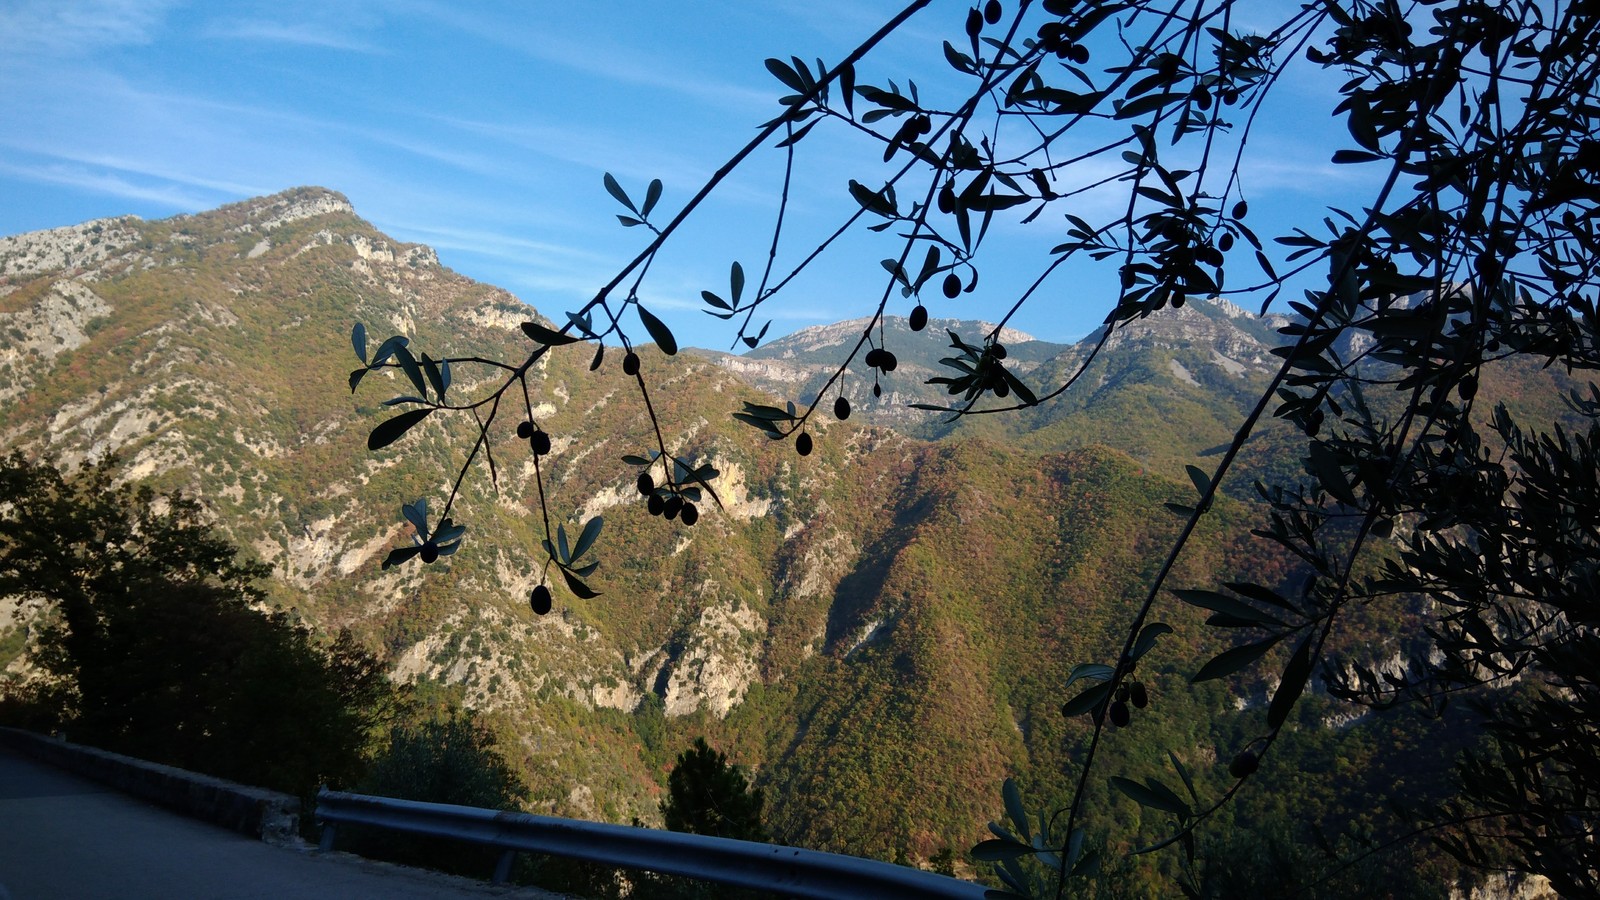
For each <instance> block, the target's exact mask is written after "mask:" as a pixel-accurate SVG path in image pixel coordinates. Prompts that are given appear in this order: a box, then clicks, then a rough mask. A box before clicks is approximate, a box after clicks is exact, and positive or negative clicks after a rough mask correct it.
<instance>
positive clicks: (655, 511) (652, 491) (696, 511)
mask: <svg viewBox="0 0 1600 900" xmlns="http://www.w3.org/2000/svg"><path fill="white" fill-rule="evenodd" d="M638 487H639V493H640V494H641V495H642V496H643V497H644V498H645V509H646V510H648V511H649V512H650V515H652V516H664V517H665V518H666V519H667V520H669V521H670V520H672V519H677V520H678V521H680V522H682V523H683V524H685V525H688V526H689V527H691V528H692V527H694V523H696V522H698V521H700V508H699V507H697V506H695V505H694V502H693V501H691V500H685V499H684V498H683V497H682V495H680V494H678V493H677V492H676V491H674V490H672V488H671V485H668V486H667V488H666V489H665V490H660V491H658V490H656V481H655V479H654V478H651V477H650V473H649V472H640V473H639V484H638ZM663 494H665V496H663Z"/></svg>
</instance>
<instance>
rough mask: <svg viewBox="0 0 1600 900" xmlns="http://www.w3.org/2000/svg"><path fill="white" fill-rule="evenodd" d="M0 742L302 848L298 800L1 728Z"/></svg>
mask: <svg viewBox="0 0 1600 900" xmlns="http://www.w3.org/2000/svg"><path fill="white" fill-rule="evenodd" d="M0 742H3V743H4V744H5V745H6V746H8V747H11V748H13V749H15V750H18V751H20V752H22V753H26V754H28V755H29V756H31V757H34V758H35V759H38V760H41V761H43V762H47V763H49V764H51V765H53V766H56V767H57V768H61V769H65V770H67V771H69V772H72V773H73V774H76V775H81V776H83V777H85V778H90V779H93V780H95V781H99V782H101V783H102V784H106V785H109V786H111V787H113V788H116V789H117V790H119V791H122V792H123V793H126V794H131V795H133V796H135V797H139V798H141V799H144V800H148V801H150V802H152V803H155V804H157V805H159V806H164V807H166V808H168V809H171V810H173V811H175V812H178V813H181V814H183V815H186V816H189V817H191V818H195V819H200V820H202V821H205V822H210V823H211V824H213V825H220V826H222V827H223V828H227V829H229V830H231V831H235V832H238V833H239V834H243V835H247V836H249V837H255V838H259V839H261V840H263V841H266V842H268V843H273V844H290V845H296V846H298V845H301V844H302V841H301V839H300V798H298V797H293V796H290V795H288V794H280V793H278V792H277V791H269V790H265V789H263V788H256V787H249V786H247V785H242V784H234V783H233V782H231V781H224V780H222V779H221V778H213V777H211V776H210V775H201V774H199V773H198V772H190V771H187V770H184V769H179V768H175V767H173V766H163V765H160V764H158V763H152V762H146V761H145V760H142V759H134V758H133V757H131V756H123V755H122V754H120V753H111V752H108V751H106V750H100V749H97V748H94V747H85V746H83V745H81V744H73V743H69V742H68V741H66V740H63V739H62V738H58V737H46V736H44V735H39V734H34V733H33V732H31V731H22V730H19V729H16V728H0Z"/></svg>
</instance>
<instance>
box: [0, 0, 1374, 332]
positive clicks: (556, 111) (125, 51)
mask: <svg viewBox="0 0 1600 900" xmlns="http://www.w3.org/2000/svg"><path fill="white" fill-rule="evenodd" d="M899 6H900V4H899V3H896V2H883V0H761V2H751V3H712V2H694V3H690V2H659V3H646V2H638V0H633V2H622V0H594V2H582V3H567V2H563V3H554V2H549V3H546V2H527V3H512V2H505V3H489V2H483V3H477V2H472V3H468V2H452V0H381V2H369V0H340V2H326V0H318V2H304V0H273V2H270V3H269V2H248V0H189V2H185V0H73V2H61V0H6V2H5V3H4V4H0V46H3V47H5V48H6V51H5V53H4V54H3V55H0V234H13V233H17V232H22V231H29V230H34V229H40V228H48V227H54V226H59V225H67V224H73V223H76V222H80V221H84V220H87V219H91V218H97V217H102V216H110V215H119V214H123V213H134V214H137V215H141V216H144V217H146V218H160V217H165V216H169V215H173V214H175V213H184V212H195V211H200V210H204V209H209V208H212V207H215V206H219V205H221V204H224V203H228V202H232V201H235V200H239V199H243V198H246V197H250V196H255V195H260V194H268V193H274V192H277V191H280V190H283V189H286V188H289V187H293V186H297V185H309V184H315V185H322V186H324V187H329V188H332V189H335V190H338V191H341V192H343V193H344V194H346V195H347V196H348V197H349V198H350V200H351V201H352V203H354V205H355V207H356V210H357V211H358V212H359V213H360V214H361V215H362V216H364V217H366V218H367V219H368V220H370V221H372V222H373V223H374V224H375V225H376V226H377V227H378V228H380V229H382V230H383V231H385V232H387V233H388V234H390V235H391V236H393V237H395V238H397V239H400V240H404V241H417V242H422V243H427V244H430V245H432V246H433V247H435V248H436V249H437V250H438V251H439V254H440V257H441V259H442V260H443V261H444V262H445V264H447V265H449V266H451V267H452V268H454V269H456V270H457V271H460V272H462V273H463V274H466V275H468V276H470V277H473V278H476V279H479V280H482V281H487V282H490V283H493V284H497V285H500V286H502V287H505V288H507V289H509V290H511V291H512V292H514V293H516V294H517V295H518V296H520V297H521V298H522V299H524V300H526V301H527V302H529V303H532V304H533V305H535V306H536V307H538V308H539V309H540V310H541V311H542V312H545V313H546V314H548V315H554V316H557V317H559V315H560V311H561V310H562V309H566V308H573V307H576V306H577V305H579V304H581V303H582V302H583V301H584V300H585V299H587V298H588V297H589V296H592V294H593V292H594V290H595V289H596V288H597V287H598V286H599V285H601V284H603V283H604V282H605V281H606V280H608V278H609V277H610V276H611V275H612V274H614V273H615V272H616V270H617V269H618V268H619V267H620V265H621V264H623V263H624V262H625V261H626V260H627V259H629V258H630V257H631V256H632V254H633V252H635V251H636V250H637V249H638V248H639V247H640V246H642V242H643V241H644V239H645V238H646V235H645V234H644V233H643V232H642V230H641V229H633V230H630V229H623V228H620V227H618V225H617V223H616V220H615V218H614V213H615V212H617V211H619V210H618V208H617V207H616V206H615V204H614V203H613V202H612V201H611V199H610V198H609V196H608V195H607V194H606V193H605V190H604V188H603V187H602V174H603V173H604V172H608V171H609V172H612V173H615V175H616V176H617V177H618V179H619V180H620V181H621V182H622V183H623V185H624V186H625V187H627V188H628V189H629V190H630V191H632V192H634V193H635V194H636V195H639V194H642V193H643V188H644V185H645V184H647V183H648V181H649V180H650V179H651V178H661V179H662V180H663V181H664V183H665V185H666V191H665V195H664V197H663V200H662V201H661V205H660V210H661V211H662V213H664V214H670V213H672V212H675V211H676V209H677V208H678V205H679V204H681V203H682V202H683V201H684V200H685V199H687V198H688V197H689V196H690V195H691V194H692V193H693V192H694V191H695V190H696V189H697V188H698V187H699V185H700V184H701V183H702V182H703V181H704V179H705V178H706V177H707V176H708V175H710V174H711V172H712V171H714V170H715V169H716V167H717V166H718V165H720V164H721V163H722V161H723V160H724V159H726V158H727V157H728V156H729V155H730V154H732V153H733V152H734V151H735V150H737V149H738V148H739V147H740V146H741V145H742V144H743V143H744V142H745V141H746V140H748V138H749V137H750V136H751V135H753V134H754V131H755V128H756V127H757V126H758V125H759V124H760V123H762V122H763V121H765V120H767V119H769V118H771V117H772V116H773V115H775V114H776V112H777V110H778V109H779V107H778V106H777V105H776V99H777V97H778V96H779V95H780V94H782V93H785V91H784V90H783V89H782V88H781V86H780V85H779V84H778V83H777V82H776V81H775V80H774V79H773V78H772V77H771V76H770V75H769V74H768V73H767V71H766V69H765V68H764V66H763V64H762V61H763V59H765V58H766V57H769V56H780V55H781V56H788V55H790V54H795V55H799V56H801V57H803V58H806V59H815V58H817V57H821V58H823V59H824V60H826V61H828V62H830V63H832V62H834V61H836V60H838V59H839V58H841V57H842V56H844V55H845V53H847V52H848V51H849V50H850V49H852V48H853V47H854V46H855V45H856V44H857V43H859V42H860V41H861V40H862V39H863V38H864V37H866V36H867V35H868V34H870V33H871V32H872V31H873V30H875V29H876V27H877V26H878V25H880V24H881V23H882V22H883V21H885V20H886V19H887V18H889V17H890V16H891V15H892V14H893V13H894V12H895V11H897V10H898V8H899ZM1265 6H1266V7H1267V9H1268V11H1269V12H1270V11H1271V9H1273V8H1274V7H1277V8H1284V7H1285V4H1278V3H1274V2H1268V3H1266V4H1265ZM965 11H966V5H965V4H959V3H951V2H936V3H935V4H934V5H933V7H932V8H931V9H929V10H927V11H925V12H924V13H922V14H921V15H920V16H919V18H917V19H916V20H913V22H912V23H911V25H910V27H909V28H907V29H906V30H905V31H904V33H903V34H901V35H899V36H897V38H896V39H895V40H893V41H891V42H889V43H888V44H887V45H886V46H885V47H883V48H882V52H880V53H879V54H877V55H876V56H875V57H874V58H872V61H869V63H867V64H866V65H864V66H863V67H861V75H860V76H859V78H860V80H861V81H862V82H863V83H872V82H878V83H881V82H883V81H886V80H887V79H888V78H891V77H893V78H896V79H897V80H899V81H900V82H901V83H902V84H903V83H904V80H905V78H906V77H907V76H908V75H909V76H913V77H917V79H918V81H919V83H920V84H922V85H923V86H924V87H925V89H927V90H936V89H937V87H938V86H939V85H940V84H941V78H942V77H943V71H945V70H944V69H943V63H942V62H941V61H940V60H941V55H940V51H939V42H940V41H941V40H942V39H944V38H946V37H950V36H959V35H960V34H961V31H960V29H961V22H962V20H963V18H964V16H965ZM1324 87H1325V84H1322V83H1319V82H1316V80H1315V78H1314V77H1313V78H1312V79H1311V80H1309V81H1306V82H1305V83H1296V82H1295V81H1293V80H1291V81H1289V82H1288V83H1286V85H1285V91H1284V93H1285V95H1286V96H1285V97H1284V98H1283V99H1282V101H1281V102H1282V103H1283V104H1284V106H1283V107H1282V108H1283V109H1285V110H1293V109H1294V104H1296V103H1297V102H1301V101H1303V99H1304V98H1303V97H1302V96H1301V95H1303V94H1309V93H1313V92H1315V91H1317V90H1320V89H1322V88H1324ZM1297 98H1299V99H1297ZM1321 108H1322V109H1326V108H1327V107H1326V105H1324V106H1322V107H1321ZM1330 129H1331V130H1330ZM1338 135H1339V132H1338V130H1337V129H1335V128H1332V126H1331V124H1330V122H1329V120H1328V119H1327V118H1326V113H1318V114H1316V115H1315V116H1311V117H1307V118H1306V119H1304V120H1302V119H1301V118H1299V117H1298V115H1294V114H1291V115H1288V116H1286V122H1285V123H1284V124H1283V125H1281V126H1280V127H1278V128H1277V129H1276V130H1274V131H1271V132H1267V133H1264V134H1263V135H1261V136H1259V137H1257V138H1255V139H1253V141H1252V146H1253V147H1255V148H1259V149H1260V150H1261V152H1260V153H1258V154H1257V156H1256V158H1255V159H1254V160H1253V161H1252V164H1251V165H1252V168H1251V169H1250V170H1249V172H1248V177H1247V180H1246V181H1247V184H1248V185H1249V186H1250V187H1251V189H1252V193H1251V200H1252V203H1253V204H1255V205H1256V206H1257V208H1258V209H1264V212H1263V214H1262V220H1261V221H1260V222H1258V223H1257V224H1258V225H1265V226H1266V227H1264V228H1263V229H1262V230H1263V232H1264V233H1267V232H1272V231H1274V230H1281V229H1274V228H1273V227H1272V225H1273V224H1287V222H1288V220H1289V217H1290V216H1292V215H1294V214H1296V213H1303V212H1306V211H1317V210H1320V208H1321V207H1322V206H1323V205H1325V204H1327V203H1329V202H1335V201H1337V200H1338V199H1341V198H1344V199H1348V192H1349V191H1350V190H1351V188H1352V187H1353V186H1355V185H1359V184H1360V183H1361V179H1362V177H1363V175H1362V173H1353V172H1351V171H1349V170H1348V167H1333V166H1331V165H1329V164H1328V163H1327V159H1328V156H1329V155H1330V154H1331V152H1332V146H1330V143H1329V142H1330V141H1331V140H1334V139H1336V138H1337V137H1338ZM802 147H803V149H804V153H803V154H802V155H801V158H800V160H799V161H798V163H797V170H796V182H797V184H799V185H801V186H802V189H801V190H800V191H799V192H797V196H796V198H795V200H794V202H793V214H794V220H793V224H792V225H791V226H789V232H788V233H789V235H790V239H789V242H788V243H786V244H785V247H784V250H785V252H786V253H790V254H798V253H800V252H801V251H802V249H803V247H802V245H803V244H804V243H805V240H806V238H807V236H809V235H813V234H815V235H821V234H824V233H826V231H827V230H828V229H829V228H831V227H832V225H833V224H834V223H836V222H837V221H839V220H840V216H841V215H842V214H844V213H847V212H848V211H849V210H850V209H852V208H853V206H852V205H851V204H850V201H849V199H848V196H847V194H846V190H845V185H846V182H847V181H848V179H849V178H851V177H855V178H859V179H860V180H862V181H864V182H871V181H872V180H873V179H874V178H875V177H876V178H881V169H880V167H879V166H878V164H877V160H878V157H879V154H877V153H876V152H875V151H874V150H873V149H871V148H869V147H867V146H866V145H865V144H863V143H861V142H859V141H858V142H854V143H852V142H851V140H850V139H849V137H848V136H845V135H840V136H838V137H837V138H836V137H834V136H832V135H825V134H822V132H821V131H820V130H819V131H818V132H816V133H814V137H813V138H812V139H808V140H807V141H806V142H805V143H804V144H803V145H802ZM780 163H781V156H780V155H779V154H777V153H770V152H769V153H764V154H761V155H759V156H758V157H757V158H755V159H753V160H752V162H751V164H750V165H749V166H748V169H747V170H742V171H741V173H740V174H739V175H737V176H736V177H735V178H733V179H731V180H730V181H729V182H728V183H727V184H726V185H725V186H724V187H723V189H722V190H720V191H719V192H718V194H717V195H715V197H714V198H713V200H712V201H711V202H710V203H708V204H707V205H706V206H705V207H703V208H702V210H701V211H700V212H699V213H697V215H696V217H695V218H694V219H693V220H691V224H690V225H689V226H688V227H687V228H686V229H685V230H684V231H683V232H682V234H681V236H680V238H678V239H676V240H675V241H674V242H673V243H672V244H670V245H669V248H668V250H667V251H666V252H665V253H664V254H663V255H662V256H661V258H660V259H659V260H658V262H657V263H656V265H655V267H654V268H653V269H652V272H651V277H650V280H649V281H647V282H646V284H645V287H644V290H643V296H644V298H645V300H646V303H647V305H648V306H649V307H650V308H651V309H652V310H653V311H655V312H657V313H658V314H660V315H661V316H662V317H663V318H664V319H666V320H667V321H668V322H669V323H670V324H671V325H672V326H673V328H674V330H675V331H677V332H678V333H679V339H680V342H682V343H685V344H694V345H699V346H711V347H719V348H726V347H727V346H728V345H729V343H730V342H731V341H732V339H733V334H732V331H730V330H728V329H727V328H725V327H723V326H722V325H721V323H718V322H716V321H715V320H713V319H711V318H710V317H708V316H705V315H704V314H702V313H701V312H699V311H698V310H699V307H700V305H701V304H700V302H699V293H700V290H701V289H712V290H718V291H719V292H720V290H721V289H722V288H723V287H725V285H726V279H727V271H728V264H729V262H730V261H731V260H733V259H739V260H741V261H742V262H743V264H744V266H745V267H746V269H747V270H749V271H750V272H751V273H752V279H753V278H754V273H755V272H756V271H757V269H758V267H759V265H760V264H761V263H762V262H763V261H764V259H765V257H766V252H767V242H768V240H769V239H770V227H771V226H770V223H771V221H772V217H773V214H774V212H775V211H776V209H777V196H778V190H779V187H780V183H781V182H780V178H781V165H780ZM1019 217H1020V214H1019ZM1317 217H1318V218H1320V212H1317ZM663 218H664V216H663ZM1058 223H1059V220H1049V219H1047V220H1041V222H1039V223H1036V225H1034V226H1032V227H1029V228H1023V227H1020V226H1019V225H1017V224H1016V223H1015V222H1014V221H1000V222H997V224H996V225H995V234H994V235H993V236H992V237H991V241H990V245H991V247H994V248H996V250H995V254H994V256H993V257H992V261H991V262H988V263H986V266H985V269H984V280H983V282H982V284H983V288H982V289H981V290H980V291H979V292H977V293H976V294H975V295H972V296H970V297H969V296H963V298H961V299H960V300H959V301H955V302H947V301H943V300H942V298H941V299H940V300H939V301H938V302H933V301H932V300H930V302H929V306H930V309H932V311H933V313H934V315H936V316H962V317H973V318H976V317H988V318H994V317H996V316H997V315H998V314H999V313H998V310H1000V309H1003V308H1004V305H1005V304H1006V303H1007V302H1008V301H1009V299H1010V298H1011V297H1012V296H1014V294H1015V291H1016V290H1017V289H1018V287H1019V286H1020V285H1021V284H1023V283H1025V282H1026V281H1027V279H1028V278H1029V277H1031V275H1032V274H1033V273H1035V272H1037V271H1038V270H1039V267H1040V265H1041V264H1042V261H1043V260H1044V259H1045V258H1046V257H1045V255H1044V254H1045V252H1046V251H1047V250H1048V248H1049V247H1050V246H1051V245H1052V244H1054V243H1056V242H1058V241H1059V240H1060V239H1061V235H1060V227H1061V226H1060V225H1059V224H1058ZM814 242H815V241H814V240H813V241H812V243H814ZM894 252H895V249H894V248H893V247H891V246H889V245H888V244H887V243H886V242H883V241H882V240H880V239H878V238H876V237H873V236H866V237H864V238H862V239H860V240H857V241H853V242H852V243H851V244H850V246H849V247H847V248H846V250H845V251H844V252H843V253H841V254H839V256H838V257H837V258H836V259H832V260H830V261H829V263H828V264H827V265H825V266H822V267H819V268H818V269H817V270H816V271H815V272H814V273H813V274H811V275H808V276H807V277H805V278H803V279H801V280H800V281H798V282H796V284H795V285H794V287H793V289H792V290H791V291H789V292H788V297H787V299H785V300H783V302H782V303H780V304H778V305H775V306H773V307H772V308H771V310H770V311H769V316H770V317H771V318H773V319H774V323H773V326H772V331H771V334H773V335H777V334H781V333H786V332H788V331H792V330H794V329H795V328H798V327H802V326H804V325H809V324H818V323H822V322H829V321H836V320H839V319H844V318H850V317H853V316H858V315H862V314H864V313H865V312H867V311H869V310H870V309H871V308H872V306H873V305H874V304H875V303H876V300H877V298H878V296H879V294H880V293H881V292H882V290H883V273H882V270H881V269H879V268H878V267H877V260H878V259H879V258H881V257H884V256H888V255H891V254H892V253H894ZM1114 274H1115V273H1114V272H1112V271H1110V270H1109V269H1107V270H1105V271H1101V272H1090V273H1085V274H1080V275H1074V276H1072V277H1071V278H1069V279H1066V280H1065V281H1064V283H1061V284H1059V285H1055V286H1053V287H1052V290H1051V291H1049V292H1047V293H1046V294H1045V295H1044V296H1042V297H1041V299H1040V301H1038V302H1035V303H1033V304H1031V305H1030V307H1029V308H1028V309H1026V310H1024V313H1023V314H1022V315H1021V316H1020V317H1019V318H1018V319H1017V320H1016V321H1015V322H1014V323H1013V324H1015V325H1016V326H1017V327H1019V328H1022V329H1023V330H1026V331H1029V332H1032V333H1034V334H1036V335H1038V336H1039V337H1043V338H1047V339H1052V340H1070V339H1073V338H1076V337H1079V336H1081V335H1083V334H1084V333H1086V332H1088V331H1089V330H1090V329H1092V328H1093V327H1094V326H1095V325H1096V324H1098V322H1099V321H1100V319H1101V318H1102V317H1103V316H1104V314H1105V311H1106V309H1107V308H1108V307H1109V305H1110V303H1111V302H1112V301H1113V300H1114V294H1112V293H1111V292H1112V290H1113V283H1114ZM902 306H903V307H905V308H903V309H902V308H900V307H902ZM909 306H910V301H906V302H904V303H899V302H897V303H896V304H894V305H892V306H891V311H894V312H900V313H904V312H905V311H906V310H907V309H909Z"/></svg>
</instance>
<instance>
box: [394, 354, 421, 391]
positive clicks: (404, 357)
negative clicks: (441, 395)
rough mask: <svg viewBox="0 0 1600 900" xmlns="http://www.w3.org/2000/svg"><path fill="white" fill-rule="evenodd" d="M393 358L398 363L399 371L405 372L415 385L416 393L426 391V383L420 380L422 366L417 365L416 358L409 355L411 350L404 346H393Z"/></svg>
mask: <svg viewBox="0 0 1600 900" xmlns="http://www.w3.org/2000/svg"><path fill="white" fill-rule="evenodd" d="M394 358H395V361H396V362H398V363H400V371H402V372H404V373H406V377H407V378H409V379H411V383H412V384H413V385H415V386H416V388H417V393H418V394H426V393H428V384H427V382H425V381H423V380H422V367H421V366H419V365H417V358H416V357H414V356H412V355H411V351H410V350H407V349H406V348H404V347H396V348H394Z"/></svg>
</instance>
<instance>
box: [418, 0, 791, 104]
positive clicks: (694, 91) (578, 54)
mask: <svg viewBox="0 0 1600 900" xmlns="http://www.w3.org/2000/svg"><path fill="white" fill-rule="evenodd" d="M397 3H398V5H399V7H400V8H401V9H403V10H405V11H406V12H408V13H410V14H413V15H423V16H427V17H428V18H431V19H433V20H434V21H437V22H439V23H441V24H442V25H444V26H446V27H449V28H453V29H455V30H457V31H460V32H462V33H464V34H467V35H470V36H471V37H473V38H476V39H478V40H480V41H485V42H488V43H490V44H493V45H495V46H499V47H503V48H505V49H507V50H511V51H513V52H515V53H518V54H521V55H524V56H527V57H529V58H531V59H536V60H540V61H542V62H547V63H554V64H556V65H559V66H562V67H564V68H567V69H570V70H572V71H574V72H580V73H583V74H586V75H593V76H596V77H598V78H603V79H606V80H609V81H613V82H620V83H623V84H632V85H643V86H646V87H649V88H651V89H654V90H661V91H669V92H672V93H675V94H679V95H682V96H685V97H692V98H695V99H698V100H700V101H703V102H708V103H714V104H717V105H720V106H724V107H728V108H732V109H737V110H741V111H748V110H750V109H752V108H758V107H761V106H770V105H771V104H772V102H773V97H774V93H775V92H774V91H770V90H758V89H755V88H751V87H746V86H744V85H742V84H734V83H731V82H728V81H724V80H721V79H718V78H713V77H711V76H710V75H708V74H707V73H705V72H696V71H685V70H684V69H683V65H682V63H683V61H682V60H681V59H677V60H667V59H661V58H657V57H655V56H654V55H653V54H652V53H651V52H650V51H649V50H648V49H646V48H641V47H638V46H624V45H622V44H620V43H609V42H608V41H607V39H606V37H605V35H604V30H603V29H597V31H596V32H595V33H591V34H588V35H586V36H585V38H584V39H583V40H582V41H576V40H571V39H567V38H565V37H564V36H562V35H559V34H556V33H553V32H552V31H550V30H549V29H546V28H544V27H543V26H542V24H541V23H540V22H538V21H537V20H536V19H534V18H532V17H529V16H521V17H514V18H507V17H505V16H490V15H485V14H483V13H481V12H479V11H478V8H476V7H470V6H467V5H462V4H456V3H441V2H435V0H409V2H404V0H397Z"/></svg>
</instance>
